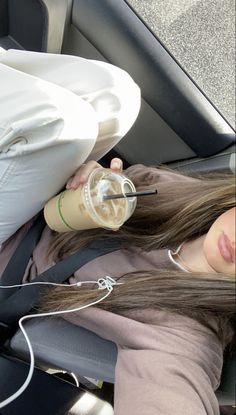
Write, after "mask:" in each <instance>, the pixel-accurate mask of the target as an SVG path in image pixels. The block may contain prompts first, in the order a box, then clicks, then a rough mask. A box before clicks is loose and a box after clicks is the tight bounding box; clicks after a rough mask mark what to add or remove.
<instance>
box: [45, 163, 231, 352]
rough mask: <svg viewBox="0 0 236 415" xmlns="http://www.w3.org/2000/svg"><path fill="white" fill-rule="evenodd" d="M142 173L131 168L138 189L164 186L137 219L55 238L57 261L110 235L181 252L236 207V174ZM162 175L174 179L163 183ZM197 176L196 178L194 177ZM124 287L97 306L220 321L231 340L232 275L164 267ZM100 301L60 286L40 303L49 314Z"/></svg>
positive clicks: (129, 277) (141, 204) (130, 278)
mask: <svg viewBox="0 0 236 415" xmlns="http://www.w3.org/2000/svg"><path fill="white" fill-rule="evenodd" d="M143 169H144V172H142V174H137V173H136V172H135V171H134V173H133V174H132V169H131V171H130V173H129V178H130V179H131V180H132V181H133V182H134V184H135V186H136V188H137V190H142V189H143V188H145V189H147V188H150V189H152V188H153V189H154V188H157V189H158V195H154V196H150V197H146V198H145V197H143V198H142V197H141V198H139V200H138V203H137V208H136V210H135V213H134V214H133V216H132V217H131V218H130V219H129V220H128V221H127V222H126V224H125V225H123V227H122V228H121V229H120V230H119V231H118V232H111V231H107V230H103V229H95V230H89V231H80V232H69V233H67V234H57V233H55V234H54V235H53V238H52V244H51V246H50V249H49V255H50V256H52V257H53V259H54V260H55V261H58V260H60V259H62V258H64V257H66V256H68V255H70V254H72V253H74V252H76V251H78V250H79V249H80V248H81V247H84V246H87V245H89V244H90V243H91V242H92V241H94V239H98V238H99V239H107V238H111V236H112V238H113V239H116V240H117V241H119V243H120V245H121V247H122V248H124V249H129V247H130V246H132V247H138V248H141V249H142V250H144V251H150V250H155V249H161V248H167V247H168V248H171V247H176V246H178V245H179V244H180V243H182V242H183V241H189V240H193V239H195V238H197V237H199V236H201V235H204V234H205V233H206V232H207V231H208V230H209V228H210V227H211V225H212V224H213V222H214V221H215V220H216V218H217V217H218V216H219V215H221V214H222V213H224V212H225V211H226V210H228V209H230V208H232V207H234V206H235V177H234V175H233V174H232V173H225V174H217V173H214V174H207V175H198V176H196V175H195V177H194V178H192V179H190V178H187V179H186V174H185V175H184V174H181V173H179V172H172V171H170V170H168V169H163V168H161V169H160V168H159V170H156V169H155V168H153V167H150V168H145V167H143ZM163 174H165V175H166V174H167V175H171V177H172V180H169V181H167V182H166V181H163V180H161V176H162V175H163ZM192 177H193V176H192ZM121 281H122V282H125V284H122V285H119V286H116V287H114V291H113V293H112V294H111V295H110V296H109V297H108V298H107V299H106V300H104V301H102V302H101V303H99V304H98V305H97V306H98V307H100V308H103V309H105V310H109V311H112V312H114V313H118V314H124V313H127V312H131V311H132V310H140V309H144V308H152V309H158V310H168V311H170V312H175V313H180V314H184V315H187V316H189V317H191V318H194V319H196V320H198V321H200V322H202V323H203V324H205V325H208V321H209V319H211V317H213V316H214V318H217V320H218V331H217V334H218V336H219V337H220V338H221V340H222V341H223V343H224V344H227V343H228V341H229V340H230V338H231V335H232V331H231V327H232V326H233V325H234V324H235V323H234V322H235V314H234V312H235V282H234V278H233V277H232V275H225V274H224V275H222V274H207V275H206V274H205V273H184V272H182V271H180V270H179V271H178V270H176V271H170V270H163V269H154V270H151V271H150V270H149V271H145V270H139V271H137V272H134V273H129V274H126V275H124V276H123V277H122V278H121ZM97 298H98V291H97V290H91V288H90V287H87V288H86V287H84V288H82V289H81V290H79V293H78V291H76V290H70V292H68V289H67V290H66V289H64V288H57V289H54V290H50V293H49V294H48V295H45V296H44V297H43V299H42V301H41V307H42V308H43V309H44V310H45V311H49V310H52V309H53V310H55V309H68V308H74V307H76V306H79V305H83V304H88V303H90V302H92V301H94V300H96V299H97Z"/></svg>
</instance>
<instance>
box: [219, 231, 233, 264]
mask: <svg viewBox="0 0 236 415" xmlns="http://www.w3.org/2000/svg"><path fill="white" fill-rule="evenodd" d="M218 248H219V251H220V254H221V256H222V257H223V258H224V260H225V261H226V262H231V263H232V262H235V259H234V250H233V247H232V245H231V242H230V240H229V238H228V236H227V235H225V234H224V232H222V233H221V235H220V236H219V239H218Z"/></svg>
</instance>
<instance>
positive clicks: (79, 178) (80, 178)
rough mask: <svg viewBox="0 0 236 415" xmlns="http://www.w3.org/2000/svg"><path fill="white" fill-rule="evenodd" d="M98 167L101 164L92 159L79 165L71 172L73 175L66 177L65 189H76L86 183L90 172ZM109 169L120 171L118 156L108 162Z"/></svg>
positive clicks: (120, 164)
mask: <svg viewBox="0 0 236 415" xmlns="http://www.w3.org/2000/svg"><path fill="white" fill-rule="evenodd" d="M98 167H102V166H101V164H99V163H97V162H96V161H94V160H90V161H88V162H87V163H86V164H82V166H80V167H79V168H78V169H77V170H76V172H75V173H74V174H73V176H71V177H70V178H69V179H68V181H67V183H66V189H77V188H78V187H79V186H80V185H81V184H84V183H86V181H87V180H88V177H89V175H90V173H91V172H92V171H93V170H95V169H97V168H98ZM110 169H111V170H113V171H114V172H122V169H123V163H122V160H121V159H119V158H114V159H112V160H111V163H110Z"/></svg>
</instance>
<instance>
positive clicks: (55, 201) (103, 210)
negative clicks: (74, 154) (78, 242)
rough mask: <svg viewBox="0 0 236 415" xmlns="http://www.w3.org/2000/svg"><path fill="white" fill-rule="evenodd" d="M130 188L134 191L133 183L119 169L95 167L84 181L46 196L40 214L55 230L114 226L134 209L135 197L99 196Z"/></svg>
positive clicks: (109, 227) (113, 227)
mask: <svg viewBox="0 0 236 415" xmlns="http://www.w3.org/2000/svg"><path fill="white" fill-rule="evenodd" d="M130 192H135V187H134V184H133V183H132V182H131V181H130V180H129V179H128V178H127V177H125V176H124V175H123V174H122V173H115V172H113V171H112V170H110V169H104V168H97V169H95V170H93V172H92V173H91V174H90V176H89V178H88V181H87V182H86V183H85V184H84V185H80V186H79V187H78V188H77V189H76V190H74V189H69V190H65V191H64V192H61V193H60V194H58V195H57V196H55V197H53V198H52V199H50V200H49V201H48V202H47V203H46V205H45V207H44V217H45V220H46V222H47V224H48V226H49V228H51V229H52V230H54V231H57V232H69V231H77V230H84V229H94V228H105V229H111V230H117V229H119V228H120V226H122V225H123V223H124V222H125V221H126V220H127V219H128V218H129V217H130V216H131V215H132V213H133V212H134V210H135V207H136V203H137V198H136V197H129V198H128V197H124V198H119V199H110V200H103V197H104V196H112V195H116V194H123V195H125V193H130Z"/></svg>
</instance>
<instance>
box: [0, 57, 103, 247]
mask: <svg viewBox="0 0 236 415" xmlns="http://www.w3.org/2000/svg"><path fill="white" fill-rule="evenodd" d="M0 91H1V100H0V225H1V227H0V243H2V242H3V241H5V240H6V239H7V238H9V237H10V236H11V235H12V234H13V233H14V232H15V231H16V230H17V229H18V228H19V227H20V226H21V225H23V224H24V223H25V222H26V221H28V220H29V219H30V218H31V217H32V216H33V215H35V214H36V213H37V212H38V211H39V210H41V209H42V207H43V205H44V204H45V203H46V201H47V200H48V199H49V198H50V197H52V196H53V195H54V194H55V193H56V192H58V191H59V190H60V189H61V187H62V186H63V185H64V184H65V182H66V180H67V179H68V177H69V176H70V175H71V174H72V173H73V172H74V171H75V170H76V168H78V166H79V165H80V164H82V163H83V162H84V161H85V160H86V158H87V157H88V155H89V154H90V153H91V151H92V148H93V146H94V143H95V141H96V137H97V134H98V122H97V118H96V113H95V112H94V110H93V108H92V107H91V105H90V104H89V103H87V102H85V101H83V100H82V99H81V98H79V97H78V96H76V95H75V94H73V93H72V92H71V91H68V90H66V89H64V88H61V87H59V86H57V85H54V84H51V83H49V82H45V81H43V80H39V79H37V78H36V77H32V76H30V75H27V74H24V73H21V72H20V71H16V70H14V69H12V68H9V67H6V66H5V65H1V64H0Z"/></svg>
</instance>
